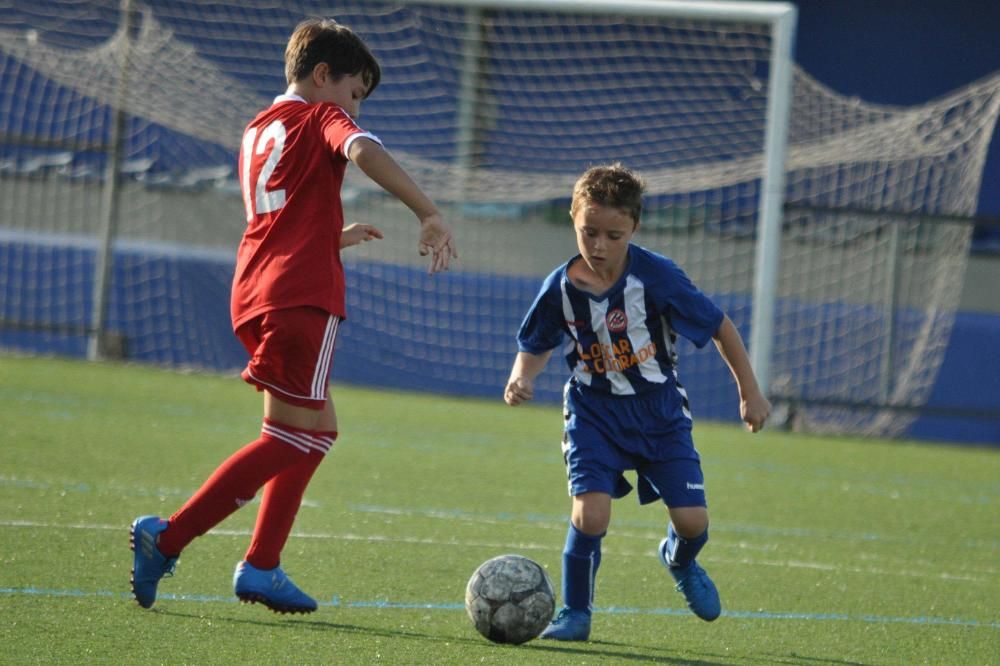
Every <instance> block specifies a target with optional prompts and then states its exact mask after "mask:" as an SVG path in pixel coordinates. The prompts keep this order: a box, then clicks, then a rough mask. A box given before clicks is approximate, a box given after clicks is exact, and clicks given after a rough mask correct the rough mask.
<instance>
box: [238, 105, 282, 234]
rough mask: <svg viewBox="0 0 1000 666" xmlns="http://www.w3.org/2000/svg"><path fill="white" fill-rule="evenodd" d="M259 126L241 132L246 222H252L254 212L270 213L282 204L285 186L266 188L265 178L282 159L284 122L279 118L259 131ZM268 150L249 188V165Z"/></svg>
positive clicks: (256, 213)
mask: <svg viewBox="0 0 1000 666" xmlns="http://www.w3.org/2000/svg"><path fill="white" fill-rule="evenodd" d="M259 135H260V136H259V137H258V128H256V127H251V128H250V129H248V130H247V133H246V134H244V135H243V173H242V174H241V175H242V178H243V205H244V206H246V211H247V222H252V221H253V219H254V217H256V216H257V215H263V214H264V213H271V212H274V211H276V210H278V209H280V208H281V207H282V206H284V205H285V191H284V190H268V189H267V181H268V180H270V178H271V174H273V173H274V169H275V167H277V166H278V161H279V160H281V151H282V150H284V148H285V126H284V124H283V123H282V122H281V121H280V120H275V121H274V122H273V123H271V124H270V125H268V126H267V127H266V128H264V131H263V132H259ZM265 153H266V154H267V158H266V159H265V160H264V164H263V166H261V168H260V171H259V172H258V173H257V174H256V176H257V177H256V179H254V181H253V183H254V184H253V187H252V188H251V184H250V183H251V178H252V177H253V175H254V174H252V173H251V168H250V167H251V166H252V165H253V163H254V161H255V160H254V156H256V155H264V154H265Z"/></svg>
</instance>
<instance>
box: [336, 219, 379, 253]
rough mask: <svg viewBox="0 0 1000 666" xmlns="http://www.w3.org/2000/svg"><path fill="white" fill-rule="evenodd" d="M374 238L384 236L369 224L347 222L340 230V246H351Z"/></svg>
mask: <svg viewBox="0 0 1000 666" xmlns="http://www.w3.org/2000/svg"><path fill="white" fill-rule="evenodd" d="M376 238H384V236H383V235H382V232H381V231H379V230H378V229H376V228H375V227H373V226H372V225H370V224H349V225H347V226H346V227H344V230H343V231H341V232H340V247H342V248H343V247H351V246H352V245H358V244H359V243H367V242H368V241H370V240H375V239H376Z"/></svg>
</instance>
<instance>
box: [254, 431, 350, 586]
mask: <svg viewBox="0 0 1000 666" xmlns="http://www.w3.org/2000/svg"><path fill="white" fill-rule="evenodd" d="M312 434H313V436H314V437H316V438H317V439H318V440H321V441H323V442H324V443H325V442H328V444H326V449H316V450H313V451H311V452H310V453H309V455H308V457H307V458H306V459H305V460H302V461H300V462H298V463H296V464H295V465H293V466H291V467H289V468H287V469H285V470H284V471H283V472H281V474H278V475H277V476H275V477H274V478H273V479H271V480H270V481H268V482H267V484H265V485H264V495H263V498H262V499H261V503H260V511H258V512H257V524H256V526H255V527H254V530H253V539H252V540H251V541H250V548H249V549H248V550H247V553H246V555H245V556H244V558H243V559H245V560H246V561H247V562H249V563H250V564H251V565H253V566H254V567H256V568H258V569H273V568H274V567H276V566H278V564H279V563H280V562H281V551H282V549H283V548H284V547H285V542H286V541H288V535H289V534H290V533H291V531H292V523H294V522H295V516H296V514H297V513H298V511H299V506H300V505H301V504H302V496H303V495H304V494H305V492H306V486H308V485H309V480H310V479H312V476H313V473H314V472H315V471H316V468H317V467H319V464H320V463H321V462H322V461H323V458H324V457H325V454H326V450H327V449H329V446H331V445H332V444H333V442H334V440H336V439H337V433H336V431H332V432H314V433H312Z"/></svg>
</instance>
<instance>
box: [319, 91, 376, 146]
mask: <svg viewBox="0 0 1000 666" xmlns="http://www.w3.org/2000/svg"><path fill="white" fill-rule="evenodd" d="M320 125H321V126H322V129H323V139H324V140H325V141H326V143H327V145H328V146H330V150H332V151H333V152H334V153H336V154H338V155H340V156H342V157H343V158H344V159H347V155H348V151H349V150H350V147H351V144H352V143H353V142H354V141H355V140H357V139H360V138H362V137H364V138H366V139H371V140H372V141H374V142H375V143H377V144H379V145H380V146H381V145H382V141H381V140H380V139H379V138H378V137H377V136H375V135H374V134H372V133H371V132H366V131H365V130H363V129H361V128H360V127H359V126H358V124H357V123H355V122H354V119H353V118H351V117H350V116H349V115H347V113H345V112H344V110H343V109H341V108H340V107H339V106H337V105H335V104H325V105H324V109H323V113H322V114H321V116H320Z"/></svg>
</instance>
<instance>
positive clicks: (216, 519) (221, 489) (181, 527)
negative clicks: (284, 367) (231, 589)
mask: <svg viewBox="0 0 1000 666" xmlns="http://www.w3.org/2000/svg"><path fill="white" fill-rule="evenodd" d="M312 438H313V433H311V432H310V431H308V430H301V429H299V428H292V427H291V426H286V425H284V424H280V423H275V422H274V421H271V420H269V419H264V426H263V428H262V430H261V434H260V437H259V438H258V439H256V440H255V441H253V442H251V443H249V444H247V445H246V446H244V447H243V448H242V449H240V450H239V451H237V452H236V453H234V454H233V455H231V456H230V457H229V458H228V459H226V461H225V462H223V463H222V464H221V465H219V467H218V468H217V469H216V470H215V472H213V473H212V475H211V476H210V477H209V478H208V480H207V481H205V483H204V484H202V486H201V488H199V489H198V491H197V492H196V493H195V494H194V495H192V496H191V498H190V499H189V500H188V501H187V502H185V503H184V506H182V507H181V508H180V509H178V510H177V512H176V513H174V515H172V516H170V519H169V521H168V523H169V525H168V527H167V529H166V530H165V531H163V532H162V533H161V534H160V538H159V541H158V543H157V546H158V548H159V549H160V552H161V553H163V554H164V555H167V556H176V555H179V554H180V552H181V551H182V550H183V549H184V548H185V547H186V546H187V545H188V544H189V543H191V542H192V541H193V540H194V539H195V538H196V537H199V536H201V535H202V534H204V533H205V532H207V531H208V530H210V529H212V528H213V527H215V526H216V525H218V524H219V523H221V522H222V521H223V519H225V518H226V517H227V516H229V514H231V513H233V512H234V511H236V509H238V508H240V507H241V506H243V505H244V504H246V503H247V502H250V501H251V500H252V499H253V498H254V495H256V494H257V491H258V490H259V489H260V488H261V486H263V485H264V484H265V483H267V482H268V481H269V480H270V479H272V478H274V477H275V476H277V475H278V474H280V473H281V472H282V471H283V470H285V469H288V468H289V467H292V466H294V465H296V464H297V463H300V462H302V461H303V460H306V459H307V458H308V457H309V455H310V452H311V451H314V450H318V448H321V445H319V444H316V445H312V446H308V445H306V444H304V442H310V443H311V442H312V441H313V439H312ZM327 448H329V446H327Z"/></svg>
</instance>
